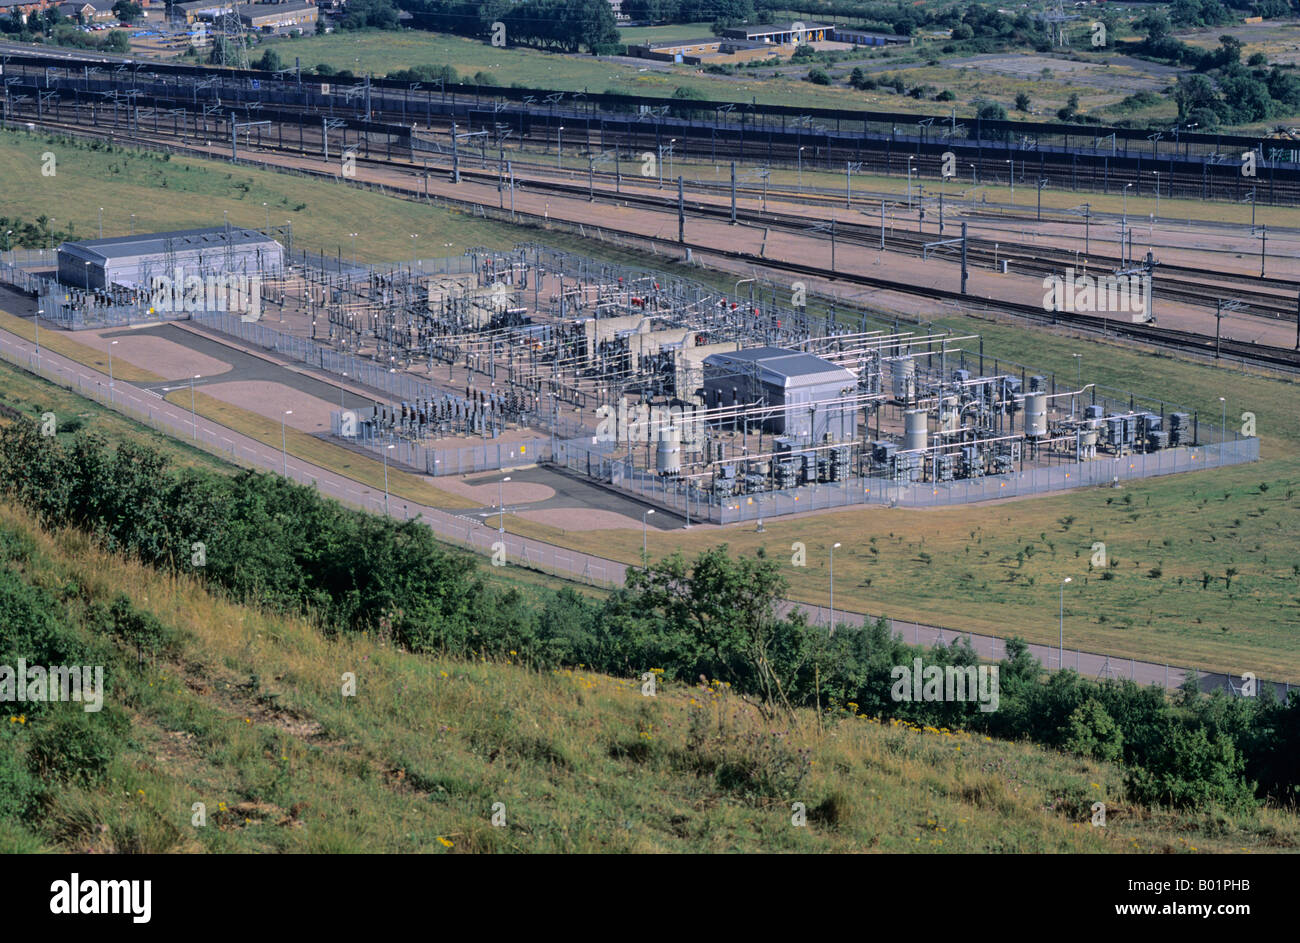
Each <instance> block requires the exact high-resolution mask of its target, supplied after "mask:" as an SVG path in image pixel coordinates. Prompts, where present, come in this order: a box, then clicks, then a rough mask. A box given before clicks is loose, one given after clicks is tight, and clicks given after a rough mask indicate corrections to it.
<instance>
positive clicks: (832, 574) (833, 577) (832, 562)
mask: <svg viewBox="0 0 1300 943" xmlns="http://www.w3.org/2000/svg"><path fill="white" fill-rule="evenodd" d="M838 546H839V544H831V630H830V632H829V633H827V634H828V635H834V634H835V548H836V547H838Z"/></svg>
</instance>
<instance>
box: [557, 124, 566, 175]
mask: <svg viewBox="0 0 1300 943" xmlns="http://www.w3.org/2000/svg"><path fill="white" fill-rule="evenodd" d="M563 134H564V125H560V126H559V128H558V129H556V132H555V169H556V170H563V169H564V168H563V166H562V162H563V156H562V155H563V154H564V137H563Z"/></svg>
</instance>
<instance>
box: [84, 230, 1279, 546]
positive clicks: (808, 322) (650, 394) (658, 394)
mask: <svg viewBox="0 0 1300 943" xmlns="http://www.w3.org/2000/svg"><path fill="white" fill-rule="evenodd" d="M162 235H163V236H165V235H166V234H162ZM165 261H167V260H165V259H159V260H158V262H159V264H158V265H157V266H156V268H157V269H158V270H159V271H166V270H167V269H166V268H165V267H164V264H163V263H164V262H165ZM746 283H748V284H746ZM111 290H112V291H113V294H114V301H115V303H116V307H115V308H112V309H111V310H114V311H117V312H119V315H118V317H119V318H120V317H123V315H121V314H120V312H125V315H124V317H125V319H126V320H128V321H129V320H130V319H131V315H132V310H133V309H132V305H131V301H130V299H126V301H125V302H124V300H123V298H122V291H121V289H120V287H119V288H116V289H111ZM261 294H262V306H261V308H262V312H263V313H262V317H261V319H260V321H259V322H258V323H251V324H250V323H245V321H243V320H241V318H240V316H239V315H238V314H237V313H234V312H213V311H200V312H193V313H190V314H189V317H190V318H191V319H192V321H193V322H194V323H195V324H196V325H197V326H201V327H204V328H207V329H212V330H216V331H220V332H225V333H228V334H231V335H234V336H237V337H240V338H241V339H242V340H243V341H244V342H246V343H252V344H256V345H258V346H261V347H264V348H268V349H274V350H275V351H277V352H278V353H280V354H288V355H290V356H291V357H293V358H295V359H297V360H300V361H302V362H303V363H305V364H307V365H308V366H310V367H312V368H315V369H318V370H322V371H324V372H326V373H332V374H334V375H335V376H338V377H340V378H346V381H347V383H349V384H360V385H364V386H367V387H369V388H370V389H371V390H372V391H374V393H375V401H374V404H373V406H371V407H369V408H362V409H359V410H357V409H338V410H335V411H334V412H333V415H332V423H331V428H332V434H333V435H335V436H338V437H341V438H342V439H345V440H347V441H348V442H349V444H351V445H353V446H356V447H361V448H365V449H369V450H373V451H375V452H380V453H382V454H383V456H384V457H385V459H386V460H389V461H392V462H394V463H396V464H399V465H404V466H407V467H410V468H413V469H414V470H415V471H417V472H422V473H425V474H433V475H438V474H456V473H462V472H467V471H484V470H490V469H494V468H508V467H512V466H518V465H523V464H532V463H536V462H548V461H549V462H552V463H554V464H555V465H557V466H561V467H564V468H566V469H568V470H569V471H570V472H573V473H579V474H581V475H583V476H587V477H589V478H591V479H594V480H596V481H599V482H602V483H604V484H606V485H608V486H610V487H612V488H613V489H615V490H617V491H621V492H624V493H628V494H632V495H635V496H637V497H639V498H640V499H642V500H643V501H645V502H648V503H651V504H657V505H660V506H662V507H664V508H665V509H667V510H671V511H673V512H675V513H677V514H680V515H683V516H685V517H686V518H687V521H688V522H690V521H700V522H704V521H713V522H716V523H727V522H730V521H736V520H745V519H758V520H761V519H762V518H763V517H772V516H776V515H780V514H788V513H796V512H800V511H809V510H816V509H820V508H826V507H837V506H845V505H851V504H864V503H886V504H891V505H892V504H901V505H912V506H928V505H940V504H951V503H958V502H966V501H979V500H987V499H992V498H1003V497H1011V496H1015V495H1022V494H1029V493H1041V492H1045V491H1051V490H1060V489H1063V488H1072V487H1080V486H1084V485H1089V484H1101V483H1111V482H1112V481H1115V480H1118V479H1121V478H1131V477H1141V476H1146V475H1155V474H1167V473H1172V472H1177V471H1185V470H1192V469H1196V468H1205V467H1211V466H1214V465H1217V464H1230V463H1236V462H1243V461H1251V460H1254V459H1256V458H1258V440H1257V439H1254V438H1253V437H1252V438H1242V437H1238V436H1235V435H1233V436H1230V437H1229V440H1228V441H1222V439H1223V436H1224V434H1225V431H1226V430H1224V429H1222V428H1220V427H1219V424H1217V423H1208V424H1207V423H1202V422H1201V421H1200V419H1199V417H1198V416H1197V415H1196V414H1195V413H1193V412H1190V411H1188V410H1185V409H1182V408H1180V407H1178V406H1177V405H1175V404H1171V403H1168V402H1165V401H1162V400H1160V399H1159V398H1158V397H1157V398H1150V397H1140V396H1138V395H1137V394H1135V393H1131V392H1128V391H1121V390H1113V389H1102V388H1100V387H1098V386H1097V385H1096V384H1093V383H1088V382H1086V378H1085V377H1084V376H1082V374H1081V372H1078V371H1077V368H1076V375H1075V376H1073V377H1070V378H1069V379H1070V380H1073V381H1074V382H1066V378H1062V377H1060V376H1057V375H1054V374H1050V373H1040V372H1036V371H1034V370H1032V369H1031V368H1028V367H1025V366H1022V365H1019V364H1013V363H1010V362H1008V361H1005V360H1000V359H996V358H993V357H991V356H988V355H986V354H985V352H984V350H983V345H982V343H981V342H980V340H979V338H978V337H976V336H966V337H955V336H952V335H950V334H940V333H926V332H925V331H924V330H899V329H898V327H897V326H896V325H882V326H880V327H879V328H878V329H873V322H872V321H871V319H870V316H869V315H866V314H862V315H859V314H857V313H855V314H854V315H853V316H854V318H855V319H859V318H860V323H859V324H857V325H855V327H856V328H857V329H850V328H847V327H846V326H845V324H844V320H843V315H844V313H845V312H840V315H841V316H840V317H839V318H836V316H835V313H834V311H833V309H831V310H830V311H828V312H827V315H826V316H825V317H810V316H809V315H808V313H807V309H805V308H799V307H790V306H786V305H783V304H782V303H781V302H782V301H783V300H784V298H783V297H782V295H783V293H781V292H779V291H778V290H776V289H774V288H772V286H770V285H768V284H759V283H756V282H754V281H753V280H743V281H742V282H740V283H737V284H736V285H735V286H734V288H733V290H732V291H730V292H728V291H726V290H718V289H715V288H713V287H711V286H708V285H706V284H703V283H701V282H697V281H693V280H691V279H687V278H683V277H680V276H678V275H674V274H666V273H662V272H659V273H656V272H652V271H644V270H638V269H633V268H629V267H624V266H619V265H615V264H610V263H605V262H602V261H597V260H593V259H589V258H585V257H581V256H577V255H573V254H569V253H564V252H560V251H557V250H552V249H547V248H544V247H540V246H536V245H524V246H518V247H516V248H515V249H514V250H513V251H510V252H497V251H490V250H485V249H473V250H470V251H468V252H467V253H465V254H464V255H462V256H455V257H449V258H442V259H424V260H419V259H413V260H412V262H411V263H409V264H401V265H395V266H392V267H389V268H386V269H381V268H379V267H374V266H364V265H359V264H355V263H351V264H350V263H348V262H346V261H345V260H343V259H340V258H332V257H328V256H315V255H311V254H302V253H298V254H294V253H292V252H290V253H286V256H285V266H284V268H283V269H282V270H277V271H275V272H267V273H266V276H265V277H264V278H263V279H262V280H261ZM82 296H84V297H86V298H87V299H88V302H89V303H90V304H92V305H93V306H95V313H96V315H97V317H98V319H99V320H98V322H97V323H101V324H102V322H103V319H104V317H105V312H106V311H108V310H110V309H109V308H106V307H105V306H104V305H103V303H102V299H97V298H95V297H94V296H95V292H93V291H92V292H89V293H86V292H83V293H82ZM146 301H147V299H146V298H144V297H143V296H141V297H139V298H138V299H137V301H136V302H135V303H136V307H135V309H134V312H135V318H136V320H146V319H147V317H146V316H145V314H144V311H145V310H147V309H144V308H143V307H142V305H143V304H144V303H145V302H146ZM83 326H90V325H89V324H86V325H83ZM381 391H382V392H381ZM1215 418H1216V419H1217V418H1218V417H1215Z"/></svg>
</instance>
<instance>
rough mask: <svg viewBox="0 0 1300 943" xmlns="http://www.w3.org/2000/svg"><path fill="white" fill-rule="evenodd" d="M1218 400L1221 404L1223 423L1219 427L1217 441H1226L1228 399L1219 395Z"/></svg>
mask: <svg viewBox="0 0 1300 943" xmlns="http://www.w3.org/2000/svg"><path fill="white" fill-rule="evenodd" d="M1219 402H1220V403H1221V404H1222V405H1223V425H1222V426H1221V427H1220V428H1219V441H1220V442H1227V441H1228V401H1227V400H1226V399H1224V398H1223V397H1222V396H1220V397H1219Z"/></svg>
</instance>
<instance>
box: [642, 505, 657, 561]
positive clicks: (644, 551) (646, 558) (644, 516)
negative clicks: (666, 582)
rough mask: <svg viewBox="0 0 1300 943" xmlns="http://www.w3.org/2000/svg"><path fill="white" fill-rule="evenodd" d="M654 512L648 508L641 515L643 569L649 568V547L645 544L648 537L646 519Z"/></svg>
mask: <svg viewBox="0 0 1300 943" xmlns="http://www.w3.org/2000/svg"><path fill="white" fill-rule="evenodd" d="M654 512H655V509H654V508H650V509H649V510H648V511H646V512H645V513H644V514H642V515H641V566H643V567H645V568H646V569H649V568H650V548H649V545H648V544H647V543H646V541H647V539H648V536H649V524H648V523H647V520H646V519H647V518H648V517H649V516H650V515H651V514H653V513H654Z"/></svg>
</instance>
